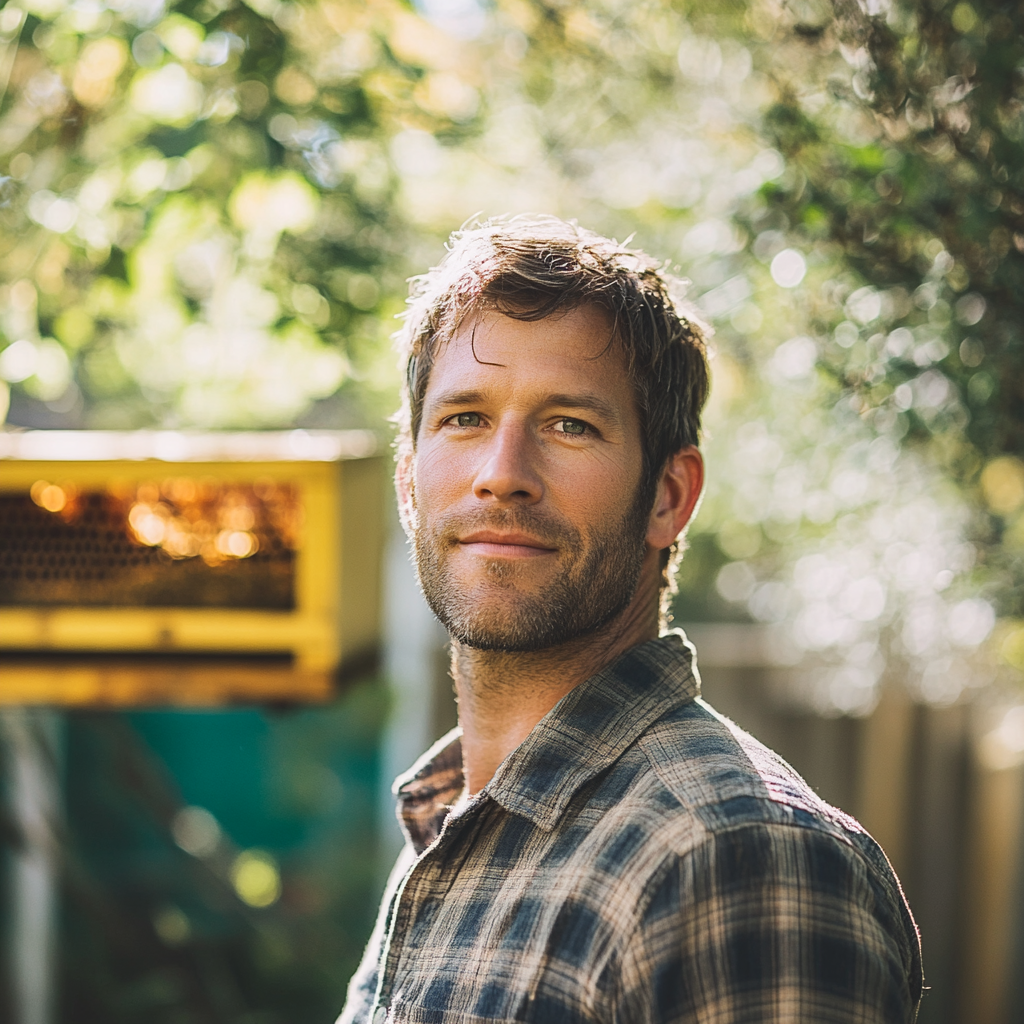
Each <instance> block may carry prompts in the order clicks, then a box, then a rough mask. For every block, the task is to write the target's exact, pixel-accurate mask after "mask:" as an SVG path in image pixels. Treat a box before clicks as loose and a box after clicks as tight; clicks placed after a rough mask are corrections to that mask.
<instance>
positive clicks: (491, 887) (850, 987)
mask: <svg viewBox="0 0 1024 1024" xmlns="http://www.w3.org/2000/svg"><path fill="white" fill-rule="evenodd" d="M692 653H693V652H692V648H691V647H690V645H689V644H688V643H687V642H686V641H685V639H684V638H683V637H682V636H680V635H679V634H670V635H668V636H664V637H662V638H660V639H658V640H652V641H650V642H648V643H645V644H641V645H640V646H638V647H634V648H633V649H632V650H630V651H628V652H627V653H626V654H625V655H623V656H622V657H621V658H620V659H619V660H618V661H616V662H615V663H614V664H613V665H611V666H609V667H608V668H606V669H604V670H603V671H601V672H600V673H598V674H597V675H596V676H594V677H592V678H591V679H589V680H588V681H587V682H585V683H583V684H582V685H580V686H577V687H576V688H575V689H574V690H572V691H571V692H570V693H569V694H568V695H567V696H566V697H564V698H563V699H562V700H561V701H560V702H559V703H558V704H557V705H556V706H555V708H554V709H553V710H552V711H551V712H550V713H549V714H548V715H547V716H546V717H545V718H544V720H543V721H542V722H541V723H540V724H539V725H538V726H537V727H536V728H535V729H534V730H533V732H532V733H531V734H530V735H529V736H528V737H527V739H526V740H525V741H524V742H523V743H522V744H521V745H520V746H519V747H518V748H517V749H516V750H515V751H513V752H512V753H511V754H510V755H509V756H508V757H507V758H506V759H505V761H504V763H503V764H502V765H501V767H500V768H499V769H498V771H497V772H496V773H495V775H494V778H493V779H491V781H490V782H489V783H488V784H487V785H486V786H485V787H484V789H483V790H482V791H481V792H480V793H478V794H477V795H476V796H475V797H473V798H472V799H471V800H469V801H468V803H464V804H462V805H460V806H457V807H454V809H453V805H456V803H457V801H458V799H459V796H460V794H461V792H462V789H463V776H462V754H461V748H460V743H459V734H458V731H456V732H454V733H451V734H450V735H449V736H446V737H445V738H444V739H443V740H441V741H440V742H439V743H438V744H436V745H435V746H434V748H433V749H431V750H430V751H428V752H427V754H425V755H424V757H423V758H422V759H421V760H420V761H419V762H418V763H417V764H416V765H415V766H414V767H413V768H412V769H411V770H410V771H409V772H408V773H407V774H406V775H404V776H402V777H400V778H399V779H398V780H397V782H396V783H395V786H396V792H397V794H398V798H399V803H400V816H401V819H402V823H403V825H404V828H405V831H406V835H407V837H408V843H407V845H406V849H405V851H404V853H403V854H402V856H401V857H400V858H399V861H398V864H397V865H396V867H395V870H394V872H393V873H392V876H391V880H390V882H389V885H388V889H387V891H386V893H385V897H384V901H383V904H382V906H381V913H380V918H379V920H378V923H377V927H376V929H375V931H374V934H373V936H372V937H371V939H370V944H369V946H368V948H367V951H366V954H365V956H364V959H363V963H362V965H361V966H360V968H359V970H358V972H357V973H356V975H355V977H354V978H353V979H352V982H351V984H350V986H349V994H348V1002H347V1003H346V1006H345V1009H344V1011H343V1012H342V1015H341V1017H340V1019H339V1024H363V1022H372V1024H384V1022H385V1021H387V1022H391V1021H394V1022H403V1024H404V1022H408V1024H442V1022H443V1024H457V1022H461V1024H484V1022H494V1021H535V1022H540V1024H575V1022H583V1021H607V1022H617V1024H626V1022H631V1024H641V1022H644V1024H648V1022H669V1021H672V1022H697V1021H699V1022H702V1024H710V1022H719V1024H724V1022H738V1021H747V1022H759V1024H761V1022H782V1021H787V1022H797V1021H799V1022H806V1021H821V1022H828V1024H846V1022H848V1024H855V1022H856V1024H867V1022H872V1024H874V1022H881V1021H885V1022H889V1021H891V1022H896V1021H912V1020H913V1019H914V1017H915V1015H916V1012H917V1005H918V1001H919V999H920V996H921V985H922V976H921V954H920V944H919V941H918V935H917V929H916V927H915V925H914V920H913V918H912V916H911V914H910V909H909V908H908V906H907V903H906V901H905V899H904V897H903V893H902V890H901V889H900V885H899V882H898V881H897V879H896V877H895V875H894V874H893V872H892V869H891V868H890V866H889V863H888V861H887V860H886V858H885V855H884V854H883V853H882V851H881V849H880V848H879V847H878V845H877V844H876V843H875V842H874V841H873V840H872V839H871V837H870V836H869V835H868V834H867V833H866V832H865V831H864V829H863V828H861V827H860V825H858V824H857V822H856V821H854V820H853V819H852V818H850V817H848V816H847V815H846V814H844V813H843V812H842V811H839V810H837V809H836V808H834V807H831V806H829V805H828V804H826V803H825V802H824V801H822V800H821V799H820V798H819V797H818V796H816V795H815V793H814V792H813V791H812V790H811V789H810V788H809V787H808V785H807V784H806V783H805V782H804V781H803V780H802V779H801V778H800V777H799V776H798V775H797V774H796V773H795V772H794V771H793V770H792V769H791V768H790V767H789V766H788V765H787V764H786V763H785V762H784V761H783V760H782V759H781V758H779V757H778V756H777V755H776V754H774V753H773V752H772V751H770V750H768V749H767V748H766V747H764V746H762V745H761V744H760V743H758V742H757V741H756V740H754V739H753V738H752V737H751V736H749V735H747V734H746V733H744V732H743V731H742V730H740V729H739V728H737V727H736V726H735V725H733V724H732V723H731V722H730V721H728V720H727V719H724V718H722V716H720V715H719V714H718V713H717V712H715V711H714V710H713V709H712V708H711V707H709V706H708V705H707V704H705V703H704V702H703V701H701V700H699V699H698V696H699V692H700V683H699V677H698V676H697V673H696V670H695V668H694V666H693V664H692Z"/></svg>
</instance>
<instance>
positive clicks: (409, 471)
mask: <svg viewBox="0 0 1024 1024" xmlns="http://www.w3.org/2000/svg"><path fill="white" fill-rule="evenodd" d="M412 463H413V456H412V452H409V451H405V452H402V453H401V454H400V455H399V456H398V462H397V463H396V464H395V494H397V495H398V518H399V519H400V520H401V522H402V529H403V530H405V533H406V536H407V537H409V538H410V539H411V538H412V535H413V532H414V530H415V528H416V499H415V496H414V495H415V488H414V482H413V466H412Z"/></svg>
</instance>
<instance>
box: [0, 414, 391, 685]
mask: <svg viewBox="0 0 1024 1024" xmlns="http://www.w3.org/2000/svg"><path fill="white" fill-rule="evenodd" d="M385 462H386V460H385V459H384V458H382V457H381V456H379V455H377V454H376V439H375V437H374V435H373V434H371V433H368V432H365V431H339V432H334V431H332V432H328V431H318V432H306V431H289V432H266V433H262V432H261V433H235V434H183V433H177V432H133V433H118V432H103V431H21V432H15V431H8V432H3V433H0V703H69V704H117V705H144V704H154V703H174V704H204V705H210V704H223V703H228V702H235V701H250V700H259V701H306V700H323V699H326V698H328V697H329V696H330V695H331V693H332V692H333V691H334V688H335V686H336V684H337V682H338V680H339V678H340V677H341V676H342V675H344V674H345V673H346V672H347V673H352V672H354V671H357V670H358V669H359V668H361V667H362V668H365V667H367V666H369V665H370V664H371V663H372V662H373V660H374V658H375V656H376V652H377V650H378V647H379V635H380V594H381V560H382V553H383V540H384V532H385V522H386V513H385V475H386V470H385Z"/></svg>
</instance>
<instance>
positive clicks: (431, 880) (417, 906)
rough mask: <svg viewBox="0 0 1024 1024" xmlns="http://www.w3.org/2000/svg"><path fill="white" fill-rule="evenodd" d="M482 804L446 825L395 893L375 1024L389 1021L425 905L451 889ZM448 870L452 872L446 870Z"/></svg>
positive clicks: (371, 1016)
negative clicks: (460, 847)
mask: <svg viewBox="0 0 1024 1024" xmlns="http://www.w3.org/2000/svg"><path fill="white" fill-rule="evenodd" d="M480 807H481V804H479V803H478V804H477V805H476V806H475V807H474V806H470V807H469V808H467V809H466V810H465V811H464V812H463V813H461V814H459V815H458V817H456V818H453V819H448V820H446V821H445V824H444V826H443V828H442V829H441V834H440V835H439V836H438V837H437V839H436V840H435V841H434V842H433V843H432V844H431V845H430V846H428V847H427V848H426V849H425V850H424V851H423V853H422V854H420V856H419V857H418V858H417V859H416V861H415V862H414V863H413V865H412V867H411V868H410V869H409V871H408V873H407V874H406V876H405V878H404V879H403V880H402V883H401V884H400V885H399V886H398V888H397V889H396V890H395V894H394V896H393V897H392V900H391V908H390V910H389V912H388V919H389V926H388V932H387V937H386V938H385V941H384V949H383V951H382V953H381V964H382V969H381V974H380V980H379V982H378V985H377V995H376V997H375V999H374V1005H373V1010H372V1013H371V1015H370V1020H371V1022H372V1024H384V1022H385V1021H387V1019H388V1010H389V1008H390V1006H391V997H392V995H393V993H394V990H395V984H396V982H397V981H399V980H400V977H401V972H402V966H403V965H402V956H403V954H404V953H405V951H406V947H407V942H408V938H409V932H410V930H411V929H412V928H413V927H414V926H415V923H416V920H417V917H418V916H419V914H420V912H421V910H422V908H423V906H424V904H425V903H426V902H427V901H428V900H431V899H434V900H440V899H441V898H442V897H443V896H444V894H445V892H446V891H447V890H448V889H449V888H450V887H451V884H452V881H453V880H454V875H455V874H457V869H455V870H454V871H453V870H451V863H452V862H453V863H455V864H458V863H460V862H461V858H459V857H453V856H452V854H453V847H455V845H456V844H457V843H459V842H468V841H471V838H472V837H471V832H472V830H473V825H474V823H475V822H476V821H477V820H478V818H479V816H480ZM446 868H448V869H449V870H446Z"/></svg>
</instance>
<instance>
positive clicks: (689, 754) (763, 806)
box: [623, 700, 890, 874]
mask: <svg viewBox="0 0 1024 1024" xmlns="http://www.w3.org/2000/svg"><path fill="white" fill-rule="evenodd" d="M627 761H629V762H630V764H629V766H628V767H627V766H626V765H625V764H624V765H623V767H624V768H626V770H627V772H629V773H630V774H632V775H633V779H634V786H633V787H632V799H631V800H629V801H628V803H629V804H631V805H632V807H631V809H632V811H633V812H634V813H639V814H640V815H642V816H643V817H645V818H650V817H652V816H653V817H654V818H656V819H658V820H657V825H656V827H655V828H652V829H650V830H649V834H650V835H651V836H652V838H653V837H657V841H658V842H659V843H663V844H665V846H666V847H667V848H672V850H673V851H674V852H675V853H676V854H685V853H687V852H689V851H690V850H692V849H693V848H694V847H695V846H696V845H699V844H700V843H703V842H705V841H707V840H708V839H711V838H712V837H714V836H716V835H720V834H723V833H726V832H733V831H736V830H740V831H743V830H751V829H752V830H753V831H761V830H763V829H764V828H768V829H770V830H772V831H774V830H775V829H778V828H781V829H784V830H787V829H796V830H797V831H800V830H807V831H808V832H813V833H816V834H818V835H820V836H831V837H832V839H833V840H835V841H837V842H839V843H841V844H842V845H844V846H847V847H849V848H850V850H851V852H856V853H857V854H859V855H861V856H863V857H865V858H866V859H867V861H868V862H870V864H871V866H872V867H874V868H876V869H877V870H880V871H883V872H884V873H886V874H888V872H889V870H890V869H889V866H888V862H887V861H886V859H885V855H884V854H883V853H882V852H881V850H880V848H879V847H878V846H877V844H876V843H875V842H874V841H873V840H872V839H871V837H870V836H869V835H868V834H867V832H866V831H865V830H864V828H863V827H862V826H861V825H860V824H859V822H857V821H856V819H854V818H853V817H851V816H850V815H849V814H846V813H845V812H843V811H842V810H840V809H839V808H837V807H833V806H832V805H831V804H829V803H828V802H826V801H825V800H823V799H822V798H821V797H820V796H818V794H817V793H815V792H814V790H813V789H812V788H811V787H810V785H808V783H807V782H806V781H805V780H804V779H803V778H802V777H801V776H800V775H799V774H798V773H797V772H796V771H795V770H794V769H793V768H792V767H791V766H790V765H789V764H787V762H786V761H785V760H783V758H781V757H780V756H779V755H778V754H776V753H775V752H774V751H773V750H771V749H770V748H769V747H767V746H765V745H764V744H763V743H761V742H760V741H758V740H757V739H756V738H754V737H753V736H751V735H750V734H749V733H747V732H745V731H744V730H743V729H741V728H740V727H739V726H737V725H736V724H735V723H734V722H732V721H730V720H729V719H728V718H726V717H725V716H724V715H721V714H719V713H718V712H717V711H715V709H714V708H713V707H711V706H710V705H709V704H707V703H706V702H705V701H703V700H695V701H691V702H688V703H686V704H683V705H682V706H680V707H676V708H674V709H673V710H672V711H670V712H669V713H668V714H666V715H664V716H663V717H662V718H661V719H659V720H658V721H657V722H655V723H654V724H652V725H651V726H650V727H649V728H648V729H646V730H645V731H644V733H643V734H642V735H641V736H640V737H639V738H638V739H637V741H636V744H635V746H634V749H633V751H632V752H631V755H630V756H629V757H628V758H627ZM623 810H627V808H623ZM627 813H628V810H627ZM669 852H670V850H669V849H666V853H669Z"/></svg>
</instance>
